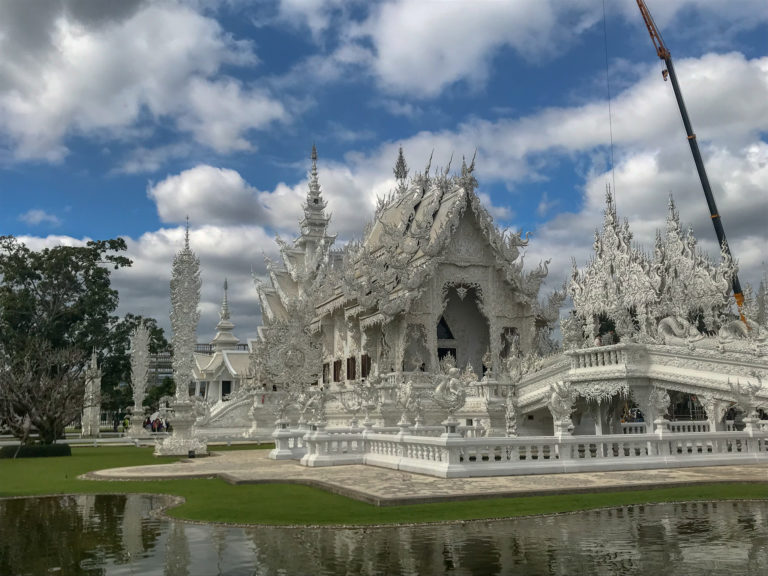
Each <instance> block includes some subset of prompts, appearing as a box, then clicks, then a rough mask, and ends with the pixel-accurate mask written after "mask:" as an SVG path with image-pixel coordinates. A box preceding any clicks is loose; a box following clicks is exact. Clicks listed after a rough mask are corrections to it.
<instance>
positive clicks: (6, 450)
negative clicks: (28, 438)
mask: <svg viewBox="0 0 768 576" xmlns="http://www.w3.org/2000/svg"><path fill="white" fill-rule="evenodd" d="M17 450H18V451H19V453H18V454H16V451H17ZM14 456H16V458H46V457H49V456H72V448H70V447H69V444H29V445H27V446H22V447H21V449H20V450H19V447H18V446H3V447H2V448H0V459H2V458H13V457H14Z"/></svg>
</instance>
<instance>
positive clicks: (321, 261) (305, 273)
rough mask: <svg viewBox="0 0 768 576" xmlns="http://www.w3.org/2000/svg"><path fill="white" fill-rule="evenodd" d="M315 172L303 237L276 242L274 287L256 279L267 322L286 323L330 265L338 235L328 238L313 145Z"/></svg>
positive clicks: (301, 225) (272, 264) (270, 268)
mask: <svg viewBox="0 0 768 576" xmlns="http://www.w3.org/2000/svg"><path fill="white" fill-rule="evenodd" d="M310 158H311V160H312V168H311V170H310V172H309V184H308V190H307V197H306V201H305V202H304V206H303V209H304V218H302V220H301V221H300V222H299V228H300V235H299V237H298V238H296V239H295V240H293V242H286V241H284V240H282V239H281V238H280V237H279V236H278V237H277V238H276V241H277V244H278V246H279V248H280V257H281V261H280V262H279V263H276V262H273V261H271V260H270V259H269V258H265V260H266V263H267V273H268V276H269V281H270V284H269V285H267V284H264V283H262V282H260V281H259V280H257V279H256V278H254V282H255V284H256V289H257V291H258V294H259V303H260V305H261V309H262V315H263V319H264V322H266V323H271V322H275V321H277V320H281V319H283V320H284V319H286V317H287V309H288V308H289V307H290V303H291V302H292V301H294V300H296V299H299V298H303V297H304V295H305V294H308V293H309V292H310V291H311V287H312V285H313V284H314V283H315V281H316V279H317V277H318V274H319V273H320V272H321V271H322V268H323V267H324V266H325V264H326V263H327V262H328V258H329V254H330V250H331V246H333V243H334V241H335V240H336V236H335V235H330V234H328V223H329V222H330V219H331V217H330V215H326V214H325V208H326V202H325V200H324V199H323V197H322V190H321V188H320V181H319V177H318V172H317V148H316V147H315V146H314V144H313V145H312V154H311V156H310Z"/></svg>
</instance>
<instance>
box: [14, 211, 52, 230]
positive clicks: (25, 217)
mask: <svg viewBox="0 0 768 576" xmlns="http://www.w3.org/2000/svg"><path fill="white" fill-rule="evenodd" d="M19 220H20V221H21V222H26V223H27V224H29V225H30V226H38V225H40V224H48V225H50V226H60V225H61V219H60V218H59V217H58V216H56V215H55V214H50V213H48V212H46V211H45V210H39V209H32V210H28V211H27V212H24V214H20V215H19Z"/></svg>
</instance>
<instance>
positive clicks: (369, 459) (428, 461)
mask: <svg viewBox="0 0 768 576" xmlns="http://www.w3.org/2000/svg"><path fill="white" fill-rule="evenodd" d="M283 432H286V434H285V438H292V439H293V440H292V441H293V442H294V446H295V447H299V444H300V449H298V450H297V448H293V449H292V452H290V453H291V454H293V456H289V455H288V454H289V452H288V451H287V450H288V448H287V447H286V449H285V450H283V451H282V454H283V455H282V456H273V457H283V458H286V457H293V458H300V459H301V463H302V464H303V465H305V466H336V465H341V464H369V465H373V466H381V467H384V468H393V469H397V470H406V471H409V472H417V473H421V474H428V475H431V476H438V477H443V478H449V477H472V476H510V475H523V474H548V473H562V472H587V471H606V470H641V469H653V468H677V467H687V466H717V465H726V464H741V463H757V462H768V431H763V430H752V431H744V432H727V431H723V432H668V431H663V432H661V433H654V434H615V435H603V436H565V437H562V438H557V437H552V436H530V437H521V438H490V437H489V438H462V437H460V436H458V435H457V436H445V435H443V436H441V437H433V436H416V435H412V434H402V433H397V434H394V433H378V432H373V431H372V430H362V429H356V430H350V429H346V430H338V429H337V430H330V431H329V430H315V431H311V432H306V431H283V430H280V431H276V432H275V434H276V435H277V434H281V433H283ZM299 435H301V436H302V437H301V438H299ZM275 438H276V443H278V440H279V437H278V436H275ZM273 453H276V454H277V453H280V450H279V448H278V447H276V449H275V451H273ZM299 453H301V455H299Z"/></svg>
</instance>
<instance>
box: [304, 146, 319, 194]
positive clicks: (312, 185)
mask: <svg viewBox="0 0 768 576" xmlns="http://www.w3.org/2000/svg"><path fill="white" fill-rule="evenodd" d="M310 158H311V160H312V170H311V171H310V173H309V194H307V202H308V203H309V202H310V200H311V199H313V198H315V197H319V196H320V180H319V179H318V177H317V147H316V146H315V144H314V142H313V143H312V154H311V155H310Z"/></svg>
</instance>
